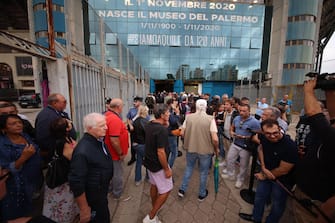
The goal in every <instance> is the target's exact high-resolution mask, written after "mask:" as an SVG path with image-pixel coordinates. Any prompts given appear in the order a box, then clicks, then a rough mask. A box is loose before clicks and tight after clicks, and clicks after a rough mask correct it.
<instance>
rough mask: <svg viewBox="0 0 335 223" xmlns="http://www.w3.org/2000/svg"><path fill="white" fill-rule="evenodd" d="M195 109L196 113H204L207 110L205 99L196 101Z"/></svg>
mask: <svg viewBox="0 0 335 223" xmlns="http://www.w3.org/2000/svg"><path fill="white" fill-rule="evenodd" d="M195 108H196V111H197V112H206V110H207V101H206V100H205V99H198V100H197V101H196V102H195Z"/></svg>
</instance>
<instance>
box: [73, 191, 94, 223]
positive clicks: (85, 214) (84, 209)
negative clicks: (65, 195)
mask: <svg viewBox="0 0 335 223" xmlns="http://www.w3.org/2000/svg"><path fill="white" fill-rule="evenodd" d="M76 202H77V204H78V207H79V210H80V223H86V222H89V221H90V220H91V208H90V206H88V203H87V200H86V194H85V193H82V194H81V195H80V196H78V197H76Z"/></svg>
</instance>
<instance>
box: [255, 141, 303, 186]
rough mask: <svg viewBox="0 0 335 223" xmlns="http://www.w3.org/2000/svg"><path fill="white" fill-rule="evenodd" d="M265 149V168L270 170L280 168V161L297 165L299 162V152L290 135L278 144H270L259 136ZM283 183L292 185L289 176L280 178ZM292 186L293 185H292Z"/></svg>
mask: <svg viewBox="0 0 335 223" xmlns="http://www.w3.org/2000/svg"><path fill="white" fill-rule="evenodd" d="M259 139H260V142H261V145H262V147H263V155H264V163H265V167H266V168H267V169H269V170H272V169H275V168H277V167H278V166H279V164H280V161H284V162H287V163H291V164H296V162H297V161H298V150H297V147H296V144H295V142H294V141H293V140H291V138H290V137H289V136H288V135H284V136H283V138H281V139H280V140H279V141H278V142H275V143H274V142H270V141H269V140H267V139H266V137H265V136H264V135H260V136H259ZM278 179H279V180H280V181H281V182H282V183H285V184H287V185H290V182H289V179H288V176H286V175H285V176H281V177H279V178H278ZM290 186H292V185H290Z"/></svg>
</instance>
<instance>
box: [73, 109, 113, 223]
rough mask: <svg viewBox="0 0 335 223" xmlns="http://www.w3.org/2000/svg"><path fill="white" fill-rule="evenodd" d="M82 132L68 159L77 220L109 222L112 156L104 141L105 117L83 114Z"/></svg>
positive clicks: (95, 114)
mask: <svg viewBox="0 0 335 223" xmlns="http://www.w3.org/2000/svg"><path fill="white" fill-rule="evenodd" d="M83 123H84V128H85V134H84V136H83V137H82V138H81V140H80V141H79V142H78V144H77V146H76V149H75V150H74V152H73V155H72V159H71V169H70V173H69V184H70V188H71V191H72V192H73V195H74V197H75V199H76V202H77V203H78V207H79V209H80V222H99V223H109V222H110V215H109V209H108V200H107V194H108V187H109V182H110V180H111V178H112V176H113V162H112V157H111V155H110V153H109V151H108V148H107V146H106V145H105V143H104V141H103V137H104V136H105V134H106V130H107V125H106V120H105V116H104V115H102V114H99V113H91V114H88V115H86V116H85V117H84V121H83Z"/></svg>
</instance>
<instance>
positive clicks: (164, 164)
mask: <svg viewBox="0 0 335 223" xmlns="http://www.w3.org/2000/svg"><path fill="white" fill-rule="evenodd" d="M157 156H158V159H159V162H160V164H161V165H162V167H163V170H164V172H165V177H166V178H170V177H171V176H172V170H171V168H170V167H169V164H168V162H167V158H166V153H165V149H164V148H158V149H157Z"/></svg>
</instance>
